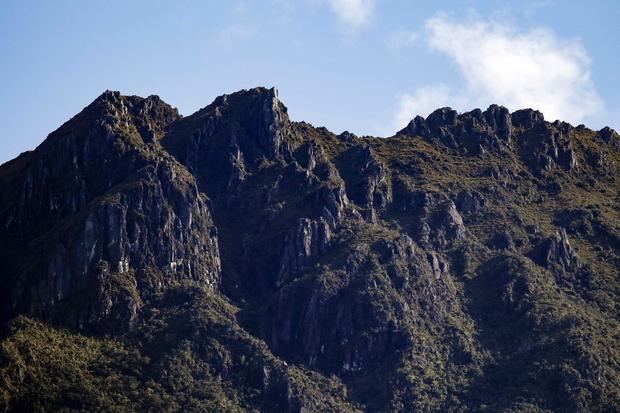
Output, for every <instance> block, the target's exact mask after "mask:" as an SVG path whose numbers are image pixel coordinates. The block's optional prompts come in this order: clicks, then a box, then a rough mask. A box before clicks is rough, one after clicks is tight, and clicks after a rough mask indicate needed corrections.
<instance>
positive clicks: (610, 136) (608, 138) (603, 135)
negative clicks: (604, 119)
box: [596, 126, 620, 145]
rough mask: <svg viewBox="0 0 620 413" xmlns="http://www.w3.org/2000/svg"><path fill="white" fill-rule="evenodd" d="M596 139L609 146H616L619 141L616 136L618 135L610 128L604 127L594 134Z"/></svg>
mask: <svg viewBox="0 0 620 413" xmlns="http://www.w3.org/2000/svg"><path fill="white" fill-rule="evenodd" d="M596 136H597V138H599V139H601V140H602V141H603V142H605V143H607V144H609V145H611V144H616V145H617V144H618V142H619V141H620V137H619V136H618V133H617V132H616V131H615V130H614V129H612V128H610V127H609V126H605V127H604V128H603V129H601V130H600V131H598V133H597V134H596Z"/></svg>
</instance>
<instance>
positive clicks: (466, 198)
mask: <svg viewBox="0 0 620 413" xmlns="http://www.w3.org/2000/svg"><path fill="white" fill-rule="evenodd" d="M455 204H456V208H457V210H458V211H459V212H460V213H462V214H464V215H467V216H470V215H478V214H480V213H482V212H483V211H484V210H485V208H486V206H487V199H486V197H485V196H484V195H482V194H481V193H480V192H477V191H461V192H459V194H458V195H457V196H456V201H455Z"/></svg>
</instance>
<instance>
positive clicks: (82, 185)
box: [0, 88, 620, 412]
mask: <svg viewBox="0 0 620 413" xmlns="http://www.w3.org/2000/svg"><path fill="white" fill-rule="evenodd" d="M619 162H620V139H619V137H618V135H617V134H616V133H615V132H614V131H613V130H611V129H609V128H605V129H603V130H601V131H598V132H596V131H592V130H589V129H587V128H586V127H584V126H583V125H580V126H578V127H573V126H571V125H569V124H567V123H563V122H559V121H556V122H553V123H549V122H546V121H545V120H544V118H543V115H542V114H541V113H540V112H536V111H533V110H521V111H517V112H514V113H512V114H511V113H510V112H509V111H508V110H507V109H505V108H503V107H500V106H495V105H493V106H491V107H489V108H488V109H487V110H486V111H484V112H483V111H481V110H474V111H472V112H468V113H464V114H458V113H457V112H455V111H453V110H451V109H449V108H443V109H439V110H437V111H435V112H434V113H432V114H431V115H429V116H428V118H426V119H424V118H422V117H416V118H415V119H413V120H412V121H411V123H410V124H409V125H407V127H405V128H404V129H403V130H401V131H400V132H398V133H397V134H396V135H395V136H393V137H390V138H386V139H383V138H373V137H363V138H360V137H357V136H355V135H353V134H350V133H348V132H345V133H343V134H341V135H334V134H332V133H331V132H329V131H328V130H326V129H324V128H314V127H312V126H311V125H308V124H306V123H303V122H301V123H298V122H292V121H291V120H290V119H289V118H288V115H287V110H286V107H285V106H284V105H283V104H282V103H281V102H280V101H279V100H278V96H277V92H276V91H275V89H264V88H256V89H252V90H246V91H241V92H238V93H235V94H232V95H224V96H222V97H219V98H217V99H216V100H215V101H214V102H213V103H212V104H211V105H209V106H207V107H205V108H204V109H201V110H199V111H198V112H196V113H195V114H193V115H191V116H188V117H180V116H179V115H178V114H177V113H176V111H175V110H174V109H172V108H170V107H169V106H168V105H167V104H165V103H163V102H161V100H159V98H157V97H149V98H146V99H142V98H138V97H125V96H121V95H120V94H118V93H116V92H114V93H113V92H106V93H105V94H104V95H102V96H101V97H100V98H98V99H97V100H96V101H95V102H93V104H91V105H90V106H89V107H87V108H86V109H85V110H84V111H83V112H81V113H80V114H79V115H77V116H76V117H75V118H73V119H72V120H70V121H69V122H67V123H66V124H65V125H63V126H62V127H61V128H60V129H59V130H58V131H56V132H54V133H52V134H51V135H50V136H49V137H48V139H47V140H46V141H45V142H44V143H43V144H42V145H41V146H40V147H39V148H37V149H36V150H35V151H33V152H29V153H26V154H23V155H21V156H20V157H19V158H17V159H15V160H13V161H11V162H9V163H7V164H5V165H2V166H1V167H0V199H2V207H1V208H0V223H2V224H3V229H2V232H0V242H2V244H3V245H6V246H7V247H6V248H3V249H2V252H1V253H0V254H1V255H0V269H1V270H2V271H1V274H2V278H1V280H0V282H1V283H2V284H1V287H2V289H1V291H2V294H3V296H2V302H3V303H4V305H3V307H2V319H3V320H4V321H3V323H4V325H5V333H4V338H3V341H2V351H1V352H0V363H1V365H0V389H2V393H0V394H3V403H4V408H5V409H6V410H47V409H58V408H61V407H65V408H68V409H74V410H80V409H87V410H94V409H95V410H96V409H103V410H114V409H119V410H148V409H155V410H161V411H179V410H184V411H186V410H197V411H199V410H205V409H211V410H225V411H240V410H252V409H258V410H260V411H291V412H297V411H354V410H364V411H485V410H486V411H584V412H585V411H614V410H615V409H616V408H617V407H618V406H619V405H620V385H619V383H620V365H619V363H620V347H619V346H620V337H619V333H620V328H619V319H618V315H619V313H618V304H617V303H618V293H619V286H620V282H619V279H618V277H619V276H620V270H619V269H620V213H619V212H618V211H620V182H619V181H618V165H620V163H619ZM10 320H12V321H10ZM52 376H54V377H56V378H55V379H51V378H50V377H52ZM76 376H80V377H84V378H85V379H84V380H79V381H76V380H75V377H76ZM115 378H116V379H115ZM127 389H131V391H129V390H127Z"/></svg>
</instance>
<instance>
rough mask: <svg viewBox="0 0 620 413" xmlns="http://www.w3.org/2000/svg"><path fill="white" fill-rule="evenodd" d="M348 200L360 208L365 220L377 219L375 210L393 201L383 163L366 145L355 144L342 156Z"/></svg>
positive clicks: (374, 220) (372, 220) (373, 220)
mask: <svg viewBox="0 0 620 413" xmlns="http://www.w3.org/2000/svg"><path fill="white" fill-rule="evenodd" d="M341 165H342V166H341V168H342V169H343V170H344V172H343V173H342V174H343V175H344V176H345V182H346V188H347V194H348V197H349V199H351V200H352V201H353V202H355V203H356V204H357V205H359V206H360V207H362V215H363V217H364V219H366V220H367V221H368V222H376V221H377V212H378V211H381V210H383V209H385V208H386V207H387V205H388V203H390V202H391V201H392V193H391V188H390V185H389V176H388V173H387V170H386V168H385V166H384V165H383V163H382V162H381V161H380V160H379V159H378V157H377V156H376V155H375V154H374V153H373V151H372V149H371V148H369V147H368V146H365V145H356V146H354V147H352V148H351V149H350V150H349V151H347V153H345V154H343V156H342V159H341Z"/></svg>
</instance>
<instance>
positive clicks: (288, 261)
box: [278, 218, 333, 285]
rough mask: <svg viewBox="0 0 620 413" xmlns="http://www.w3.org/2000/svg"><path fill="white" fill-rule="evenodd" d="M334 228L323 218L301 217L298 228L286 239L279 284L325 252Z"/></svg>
mask: <svg viewBox="0 0 620 413" xmlns="http://www.w3.org/2000/svg"><path fill="white" fill-rule="evenodd" d="M332 230H333V228H332V227H330V225H329V224H328V223H327V222H326V221H325V220H324V219H323V218H319V219H318V220H310V219H307V218H304V219H301V220H300V221H299V223H298V224H297V228H296V229H295V230H294V231H292V232H291V233H290V234H288V235H287V236H286V238H285V239H284V252H283V254H282V260H281V263H280V271H279V275H278V285H281V284H283V283H284V282H286V281H288V280H290V279H291V278H292V276H293V275H294V274H295V273H296V272H298V271H299V270H301V269H302V268H303V267H304V266H305V265H307V264H308V263H310V261H311V259H312V258H313V257H316V256H318V255H320V254H324V253H325V251H326V249H327V246H328V244H329V241H330V240H331V238H332Z"/></svg>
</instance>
